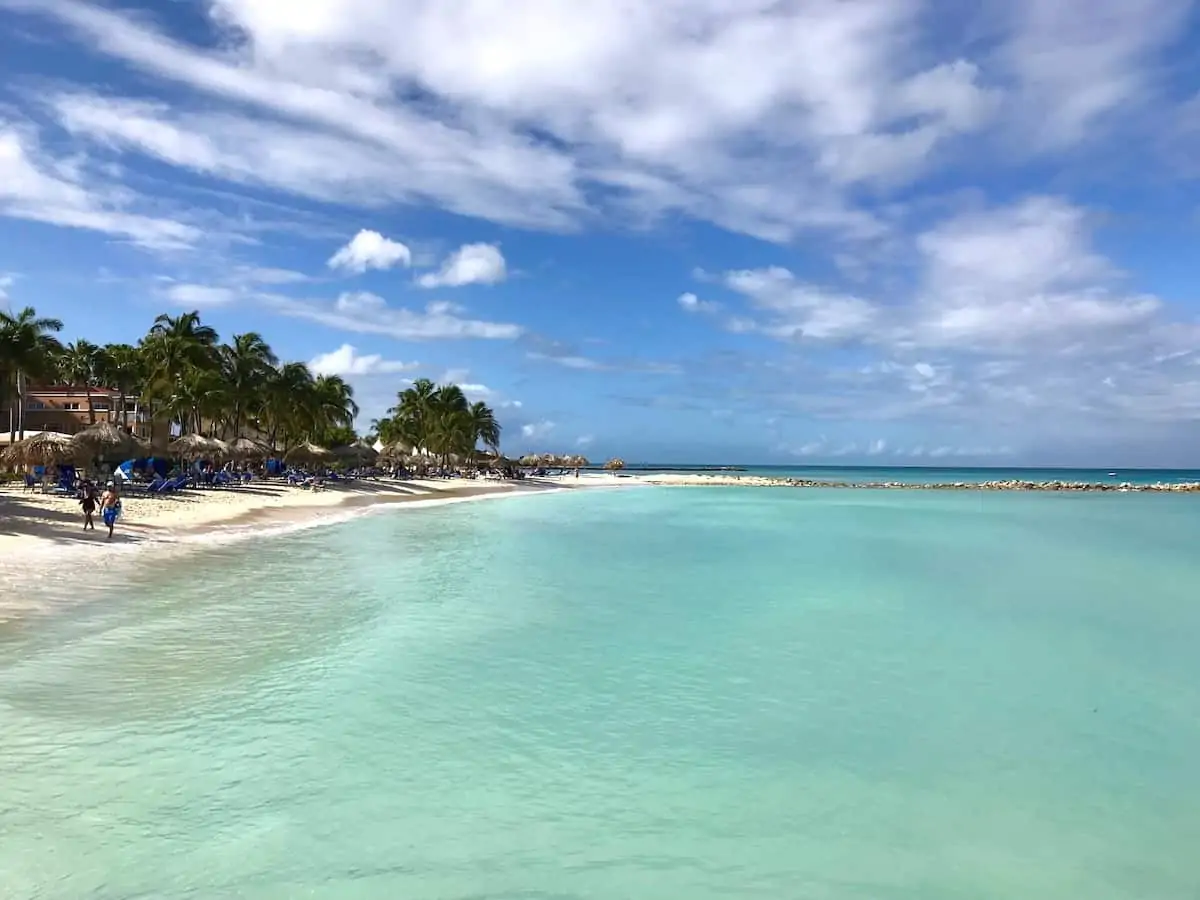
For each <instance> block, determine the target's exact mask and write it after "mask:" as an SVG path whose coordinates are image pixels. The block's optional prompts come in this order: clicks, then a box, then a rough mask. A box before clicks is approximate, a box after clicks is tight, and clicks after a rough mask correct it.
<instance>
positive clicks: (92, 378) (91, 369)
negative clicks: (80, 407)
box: [58, 339, 101, 425]
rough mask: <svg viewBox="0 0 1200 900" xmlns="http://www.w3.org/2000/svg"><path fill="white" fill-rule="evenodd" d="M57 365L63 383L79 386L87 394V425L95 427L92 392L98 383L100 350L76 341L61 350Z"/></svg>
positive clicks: (84, 342)
mask: <svg viewBox="0 0 1200 900" xmlns="http://www.w3.org/2000/svg"><path fill="white" fill-rule="evenodd" d="M58 363H59V372H60V373H61V374H62V379H63V381H65V382H66V383H67V384H70V385H72V386H81V387H83V389H84V390H85V391H86V392H87V403H88V424H89V425H95V424H96V411H95V410H94V409H93V408H92V391H93V389H95V387H96V386H97V385H98V384H99V382H100V367H101V358H100V348H99V347H97V346H96V345H95V344H93V343H92V342H91V341H85V340H83V339H80V340H77V341H75V343H73V344H68V345H67V346H66V347H64V348H63V351H62V354H61V355H60V356H59V360H58Z"/></svg>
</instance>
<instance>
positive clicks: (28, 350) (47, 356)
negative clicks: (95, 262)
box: [0, 306, 63, 442]
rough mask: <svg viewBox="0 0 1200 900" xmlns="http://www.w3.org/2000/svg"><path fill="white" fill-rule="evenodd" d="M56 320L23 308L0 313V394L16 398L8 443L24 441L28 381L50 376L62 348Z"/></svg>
mask: <svg viewBox="0 0 1200 900" xmlns="http://www.w3.org/2000/svg"><path fill="white" fill-rule="evenodd" d="M62 327H63V323H62V322H61V321H60V320H58V319H51V318H47V317H44V316H39V315H38V314H37V311H36V310H35V309H34V308H33V307H31V306H27V307H25V308H24V309H22V310H21V311H20V312H18V313H12V312H6V311H4V310H0V394H3V395H5V396H11V397H15V398H16V409H15V412H16V415H15V417H14V418H13V420H11V421H10V422H9V435H8V437H9V441H10V442H11V441H12V440H13V439H14V438H15V437H17V436H18V434H19V436H20V437H21V439H22V440H24V438H25V403H26V392H27V386H28V384H29V382H30V380H37V379H45V378H48V377H50V376H52V375H53V373H54V370H55V368H56V367H57V365H58V354H59V353H60V352H61V350H62V345H61V344H60V343H59V342H58V338H56V337H55V336H54V334H55V333H56V332H59V331H62Z"/></svg>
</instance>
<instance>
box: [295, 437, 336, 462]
mask: <svg viewBox="0 0 1200 900" xmlns="http://www.w3.org/2000/svg"><path fill="white" fill-rule="evenodd" d="M331 459H333V454H332V453H330V452H329V451H328V450H326V449H325V448H324V447H318V446H317V445H316V444H314V443H312V442H311V441H305V442H304V443H303V444H297V445H296V446H295V447H293V448H292V449H291V450H289V451H288V452H287V453H285V454H284V455H283V461H284V462H286V463H291V464H295V463H316V462H327V461H328V460H331Z"/></svg>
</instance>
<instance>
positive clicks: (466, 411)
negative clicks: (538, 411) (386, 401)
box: [373, 378, 501, 465]
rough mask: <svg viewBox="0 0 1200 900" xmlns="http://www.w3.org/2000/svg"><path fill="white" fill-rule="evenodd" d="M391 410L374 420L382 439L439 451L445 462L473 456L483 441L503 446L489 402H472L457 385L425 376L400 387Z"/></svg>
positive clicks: (493, 447)
mask: <svg viewBox="0 0 1200 900" xmlns="http://www.w3.org/2000/svg"><path fill="white" fill-rule="evenodd" d="M388 412H389V416H388V417H387V418H384V419H378V420H376V421H375V422H374V423H373V427H374V428H375V430H376V431H377V432H378V434H379V437H380V439H381V440H383V441H384V442H385V443H391V442H392V441H395V440H403V441H404V442H406V443H408V444H410V445H412V446H413V447H418V448H420V449H422V450H427V451H430V452H432V453H435V454H437V455H438V456H439V457H441V461H442V464H443V465H444V464H445V463H446V462H447V460H448V458H449V457H450V456H451V455H460V456H464V457H472V456H473V455H474V453H475V451H476V449H477V447H478V445H479V444H480V443H481V442H482V443H483V445H484V446H485V447H488V448H490V449H492V450H498V449H499V446H500V432H501V428H500V423H499V422H498V421H496V414H495V413H494V412H493V411H492V409H491V407H489V406H488V405H487V404H486V403H482V402H477V403H470V402H469V401H468V400H467V398H466V396H465V395H464V394H463V392H462V388H460V387H459V386H458V385H454V384H447V385H441V386H438V385H435V384H434V383H433V382H432V381H430V380H429V379H425V378H422V379H420V380H418V381H416V382H414V383H413V385H412V387H410V388H408V389H406V390H404V391H401V392H400V394H399V396H398V398H397V404H396V406H395V407H393V408H392V409H390V410H389V411H388Z"/></svg>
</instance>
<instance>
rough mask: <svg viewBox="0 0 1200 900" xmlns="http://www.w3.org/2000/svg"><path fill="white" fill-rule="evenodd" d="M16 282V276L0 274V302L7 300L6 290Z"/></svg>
mask: <svg viewBox="0 0 1200 900" xmlns="http://www.w3.org/2000/svg"><path fill="white" fill-rule="evenodd" d="M16 281H17V276H15V275H10V274H7V273H4V274H0V300H7V299H8V289H9V288H10V287H12V286H13V285H14V284H15V283H16Z"/></svg>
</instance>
